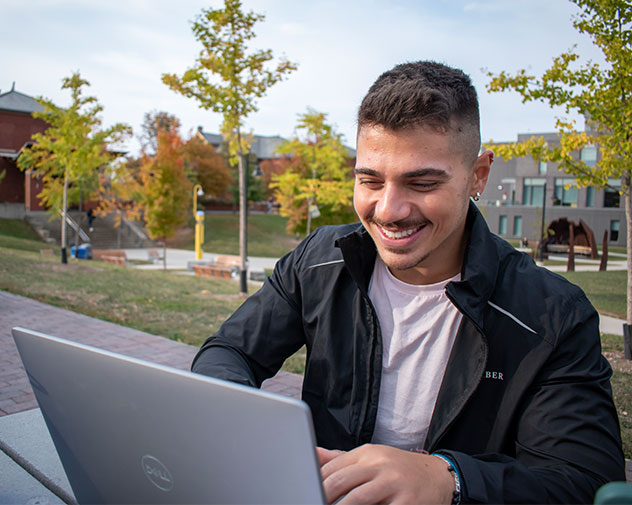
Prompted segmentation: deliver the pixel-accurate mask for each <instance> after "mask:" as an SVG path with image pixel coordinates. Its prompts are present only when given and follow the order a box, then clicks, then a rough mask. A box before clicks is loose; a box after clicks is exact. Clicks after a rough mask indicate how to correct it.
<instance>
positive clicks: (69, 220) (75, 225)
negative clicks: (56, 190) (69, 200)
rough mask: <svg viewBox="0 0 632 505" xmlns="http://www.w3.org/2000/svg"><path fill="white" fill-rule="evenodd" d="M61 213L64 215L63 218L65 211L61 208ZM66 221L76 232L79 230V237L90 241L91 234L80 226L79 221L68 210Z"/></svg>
mask: <svg viewBox="0 0 632 505" xmlns="http://www.w3.org/2000/svg"><path fill="white" fill-rule="evenodd" d="M59 214H60V216H62V219H63V216H64V213H63V212H62V211H61V210H60V211H59ZM66 223H67V224H68V225H69V226H70V227H71V228H72V229H73V230H74V231H75V233H77V230H78V231H79V238H80V239H81V240H83V241H84V242H90V236H89V235H88V234H87V233H86V232H85V231H83V229H82V228H81V226H79V224H78V223H77V221H75V220H74V219H73V218H72V217H71V216H70V214H68V213H67V212H66Z"/></svg>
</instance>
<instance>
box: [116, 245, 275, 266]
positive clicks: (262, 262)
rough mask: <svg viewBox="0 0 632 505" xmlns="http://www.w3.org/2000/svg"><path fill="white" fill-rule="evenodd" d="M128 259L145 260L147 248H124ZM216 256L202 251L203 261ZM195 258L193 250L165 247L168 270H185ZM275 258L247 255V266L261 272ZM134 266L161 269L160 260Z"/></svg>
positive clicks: (272, 263) (211, 259)
mask: <svg viewBox="0 0 632 505" xmlns="http://www.w3.org/2000/svg"><path fill="white" fill-rule="evenodd" d="M154 250H156V251H158V252H160V254H162V251H163V250H162V249H159V248H154ZM124 251H125V254H126V255H127V259H128V260H140V261H147V260H148V258H149V255H148V251H149V249H124ZM216 256H218V255H217V254H215V253H209V252H203V253H202V260H203V261H213V260H214V259H215V257H216ZM194 260H195V251H189V250H186V249H171V248H167V269H168V270H186V269H187V264H188V263H189V262H190V261H194ZM277 261H278V260H277V258H264V257H259V256H248V267H249V270H250V271H251V272H263V271H264V270H265V269H273V268H274V265H275V264H276V262H277ZM135 268H139V269H143V270H162V269H163V264H162V261H158V262H156V263H149V264H144V265H135Z"/></svg>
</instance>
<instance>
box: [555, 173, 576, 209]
mask: <svg viewBox="0 0 632 505" xmlns="http://www.w3.org/2000/svg"><path fill="white" fill-rule="evenodd" d="M573 184H575V179H567V178H565V177H557V178H556V179H555V193H554V196H553V205H563V206H564V207H577V188H576V187H574V186H572V185H573Z"/></svg>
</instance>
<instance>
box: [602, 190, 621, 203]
mask: <svg viewBox="0 0 632 505" xmlns="http://www.w3.org/2000/svg"><path fill="white" fill-rule="evenodd" d="M620 201H621V195H620V194H619V190H618V189H615V188H606V189H605V190H604V192H603V206H604V207H615V208H617V207H619V202H620Z"/></svg>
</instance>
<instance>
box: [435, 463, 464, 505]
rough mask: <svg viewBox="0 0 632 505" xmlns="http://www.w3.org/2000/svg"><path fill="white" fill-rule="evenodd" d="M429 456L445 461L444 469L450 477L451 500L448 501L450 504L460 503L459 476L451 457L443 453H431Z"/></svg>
mask: <svg viewBox="0 0 632 505" xmlns="http://www.w3.org/2000/svg"><path fill="white" fill-rule="evenodd" d="M431 456H434V457H436V458H439V459H441V460H443V461H444V462H445V463H446V465H447V466H446V469H447V471H448V472H449V473H450V475H451V477H452V501H451V502H450V503H451V505H459V504H460V503H461V476H460V475H459V470H458V468H457V466H456V464H455V463H454V461H452V459H450V458H449V457H447V456H444V455H443V454H436V453H433V454H431Z"/></svg>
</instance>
